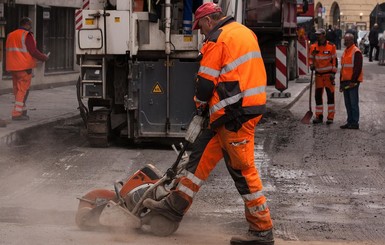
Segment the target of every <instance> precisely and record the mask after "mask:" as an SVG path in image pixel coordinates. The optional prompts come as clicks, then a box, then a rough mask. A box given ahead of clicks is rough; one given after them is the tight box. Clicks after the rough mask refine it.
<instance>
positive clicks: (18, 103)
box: [15, 101, 24, 106]
mask: <svg viewBox="0 0 385 245" xmlns="http://www.w3.org/2000/svg"><path fill="white" fill-rule="evenodd" d="M15 105H18V106H24V103H23V102H20V101H16V102H15Z"/></svg>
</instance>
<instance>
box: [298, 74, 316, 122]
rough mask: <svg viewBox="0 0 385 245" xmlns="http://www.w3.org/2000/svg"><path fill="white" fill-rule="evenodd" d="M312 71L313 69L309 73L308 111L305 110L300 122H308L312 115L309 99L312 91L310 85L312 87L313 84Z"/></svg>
mask: <svg viewBox="0 0 385 245" xmlns="http://www.w3.org/2000/svg"><path fill="white" fill-rule="evenodd" d="M313 72H314V71H313V70H312V71H311V74H310V91H309V110H308V112H306V114H305V116H304V117H303V118H302V120H301V123H303V124H309V123H310V120H311V118H312V117H313V111H312V110H311V100H312V97H311V91H312V87H313V86H312V85H313Z"/></svg>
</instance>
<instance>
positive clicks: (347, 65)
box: [341, 45, 364, 82]
mask: <svg viewBox="0 0 385 245" xmlns="http://www.w3.org/2000/svg"><path fill="white" fill-rule="evenodd" d="M356 52H360V53H361V50H360V49H359V48H357V47H356V45H352V46H350V47H349V48H347V49H345V51H344V53H343V54H342V57H341V81H351V80H352V76H353V67H354V54H355V53H356ZM363 78H364V73H363V70H362V69H361V73H360V75H359V76H358V81H357V82H363Z"/></svg>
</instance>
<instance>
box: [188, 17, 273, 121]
mask: <svg viewBox="0 0 385 245" xmlns="http://www.w3.org/2000/svg"><path fill="white" fill-rule="evenodd" d="M201 54H202V60H201V62H200V68H199V71H198V78H197V91H196V95H198V94H199V89H200V88H199V83H200V82H202V83H204V82H206V84H207V82H209V83H210V84H212V93H211V94H210V98H207V101H202V99H200V98H199V96H196V97H195V101H196V102H199V103H208V105H209V111H210V123H211V127H212V128H216V127H218V126H220V125H223V124H224V123H226V122H228V121H231V120H233V119H235V118H237V117H239V116H241V115H246V116H250V117H252V116H253V115H259V114H263V113H264V112H265V111H266V70H265V66H264V63H263V60H262V56H261V50H260V48H259V44H258V39H257V37H256V36H255V34H254V33H253V32H252V31H251V30H250V29H248V28H247V27H245V26H244V25H242V24H240V23H237V22H235V21H234V19H233V18H232V17H226V18H225V19H224V20H222V21H221V22H220V23H219V24H218V26H217V27H216V28H215V29H214V30H213V31H211V33H210V34H209V35H208V38H206V40H205V42H204V45H203V47H202V49H201Z"/></svg>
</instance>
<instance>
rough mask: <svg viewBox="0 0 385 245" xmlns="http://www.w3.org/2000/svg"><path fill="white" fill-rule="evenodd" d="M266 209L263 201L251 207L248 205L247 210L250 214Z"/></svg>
mask: <svg viewBox="0 0 385 245" xmlns="http://www.w3.org/2000/svg"><path fill="white" fill-rule="evenodd" d="M266 209H267V204H266V203H264V204H262V205H259V206H253V207H249V211H250V213H251V214H254V213H256V212H261V211H265V210H266Z"/></svg>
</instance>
